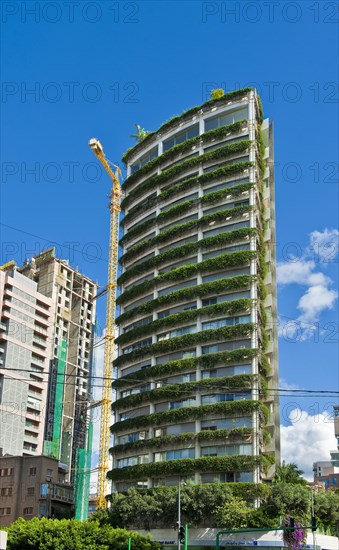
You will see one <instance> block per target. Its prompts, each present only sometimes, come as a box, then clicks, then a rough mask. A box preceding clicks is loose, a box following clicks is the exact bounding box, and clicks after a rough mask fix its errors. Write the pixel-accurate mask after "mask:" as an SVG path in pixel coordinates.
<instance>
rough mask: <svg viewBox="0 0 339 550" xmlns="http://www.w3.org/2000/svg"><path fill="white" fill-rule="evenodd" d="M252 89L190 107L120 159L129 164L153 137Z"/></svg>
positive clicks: (234, 92) (243, 89)
mask: <svg viewBox="0 0 339 550" xmlns="http://www.w3.org/2000/svg"><path fill="white" fill-rule="evenodd" d="M251 90H253V88H242V89H241V90H235V91H233V92H228V93H227V94H225V95H224V96H223V97H222V98H220V99H210V100H208V101H205V103H203V104H202V105H197V106H196V107H192V108H190V109H188V110H187V111H184V112H183V113H182V114H181V115H177V116H175V117H172V118H171V119H170V120H168V121H167V122H165V123H164V124H162V125H161V126H160V128H159V129H158V130H157V131H156V132H151V133H150V134H149V135H148V136H147V137H146V138H145V139H144V140H143V141H142V142H140V143H137V144H136V145H135V146H134V147H131V148H130V149H128V151H126V153H125V154H124V155H123V157H122V161H123V162H125V163H126V162H129V159H130V157H131V155H135V154H136V153H137V152H138V151H139V150H140V149H143V148H144V146H145V145H148V144H150V143H152V141H153V136H155V135H157V134H162V133H164V132H168V131H169V130H170V129H172V128H174V127H175V126H177V125H178V124H179V122H186V119H187V120H188V119H190V118H191V117H193V116H194V115H196V114H198V112H199V111H200V110H202V111H204V110H206V109H207V110H209V109H210V107H214V106H217V107H218V106H220V105H224V104H225V103H228V102H229V101H232V100H235V99H238V98H239V99H240V98H242V97H244V95H247V94H248V93H249V92H250V91H251Z"/></svg>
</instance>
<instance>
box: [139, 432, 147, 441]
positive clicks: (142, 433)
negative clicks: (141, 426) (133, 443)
mask: <svg viewBox="0 0 339 550" xmlns="http://www.w3.org/2000/svg"><path fill="white" fill-rule="evenodd" d="M140 439H146V432H140V433H139V440H140Z"/></svg>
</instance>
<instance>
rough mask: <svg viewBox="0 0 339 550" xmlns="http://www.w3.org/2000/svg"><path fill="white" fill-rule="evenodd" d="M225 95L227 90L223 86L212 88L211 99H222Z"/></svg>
mask: <svg viewBox="0 0 339 550" xmlns="http://www.w3.org/2000/svg"><path fill="white" fill-rule="evenodd" d="M224 95H225V92H224V90H223V89H222V88H218V89H216V90H211V99H220V98H222V97H224Z"/></svg>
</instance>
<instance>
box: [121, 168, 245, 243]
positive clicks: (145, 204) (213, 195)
mask: <svg viewBox="0 0 339 550" xmlns="http://www.w3.org/2000/svg"><path fill="white" fill-rule="evenodd" d="M208 174H212V176H211V178H210V179H211V180H212V181H213V179H214V178H213V172H208V173H207V174H206V175H208ZM197 178H199V176H194V177H192V178H190V179H189V180H185V181H184V182H180V183H178V184H176V185H181V183H185V186H186V182H187V181H189V182H191V183H192V185H195V183H196V182H197V181H198V180H197ZM255 185H256V184H255V182H245V183H239V184H236V185H232V187H227V188H226V189H221V190H220V191H212V192H210V193H206V195H204V196H203V197H201V198H200V199H192V201H185V203H180V204H178V205H176V206H173V207H172V208H170V209H169V210H167V211H166V212H162V213H161V214H159V216H160V218H159V216H158V217H157V218H155V217H154V218H152V219H151V220H146V222H144V223H142V224H140V225H138V226H137V227H135V228H131V229H129V231H128V233H127V234H126V235H125V236H124V237H122V239H121V243H122V242H127V241H128V240H129V239H130V238H133V237H135V236H136V235H139V234H140V233H139V231H140V232H142V231H145V230H146V229H148V228H149V227H150V226H152V225H153V224H154V223H155V220H157V221H159V222H160V223H163V222H164V221H167V220H169V219H171V218H174V217H175V216H177V215H178V210H179V211H180V210H181V208H179V207H181V206H182V205H183V204H186V205H188V204H189V203H192V204H191V206H188V207H187V208H191V207H192V206H193V205H194V204H195V203H197V202H199V201H200V202H201V204H207V203H213V202H217V201H219V200H222V199H224V198H225V197H226V196H228V195H230V196H231V197H237V196H239V195H241V193H243V192H244V191H248V190H249V189H251V187H254V186H255ZM180 189H181V188H180ZM180 189H179V191H180ZM166 191H167V190H166ZM226 191H228V192H226ZM165 198H166V197H165ZM161 200H162V193H161V194H160V195H159V196H158V197H150V198H147V199H146V200H145V201H142V202H141V203H140V204H138V205H136V206H133V208H131V209H130V210H129V212H128V214H125V217H124V219H123V223H126V222H128V221H131V220H132V219H133V218H134V217H135V216H136V215H137V214H138V212H141V211H142V210H148V209H150V208H152V206H154V205H155V204H157V203H158V202H161ZM177 209H178V210H177ZM181 211H184V210H181ZM163 214H164V216H162V215H163ZM165 214H166V216H165Z"/></svg>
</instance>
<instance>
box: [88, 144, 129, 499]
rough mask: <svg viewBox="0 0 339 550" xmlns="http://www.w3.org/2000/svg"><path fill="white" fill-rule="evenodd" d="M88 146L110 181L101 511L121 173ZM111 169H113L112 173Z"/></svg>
mask: <svg viewBox="0 0 339 550" xmlns="http://www.w3.org/2000/svg"><path fill="white" fill-rule="evenodd" d="M88 145H89V146H90V148H91V149H92V151H93V153H94V154H95V156H96V157H97V158H98V159H99V161H100V162H101V164H102V165H103V167H104V168H105V170H106V172H107V173H108V175H109V177H110V178H111V180H112V187H111V192H110V195H109V198H110V202H109V211H110V233H109V253H108V282H107V287H106V288H107V302H106V335H105V340H104V370H103V383H102V400H101V403H102V409H101V420H100V447H99V463H98V496H97V506H98V508H105V507H106V505H107V501H106V495H107V492H108V483H107V472H108V468H109V444H110V418H111V404H112V377H113V354H114V337H115V310H116V288H117V276H118V246H119V245H118V243H119V216H120V209H121V208H120V203H121V199H122V190H121V186H120V181H119V177H120V176H121V170H120V168H118V167H117V166H115V165H114V164H112V163H110V162H109V161H108V160H107V159H106V157H105V154H104V150H103V147H102V145H101V143H100V141H98V140H97V139H94V138H93V139H90V140H89V142H88ZM111 166H113V167H114V168H115V171H114V172H113V170H112V168H111Z"/></svg>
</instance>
